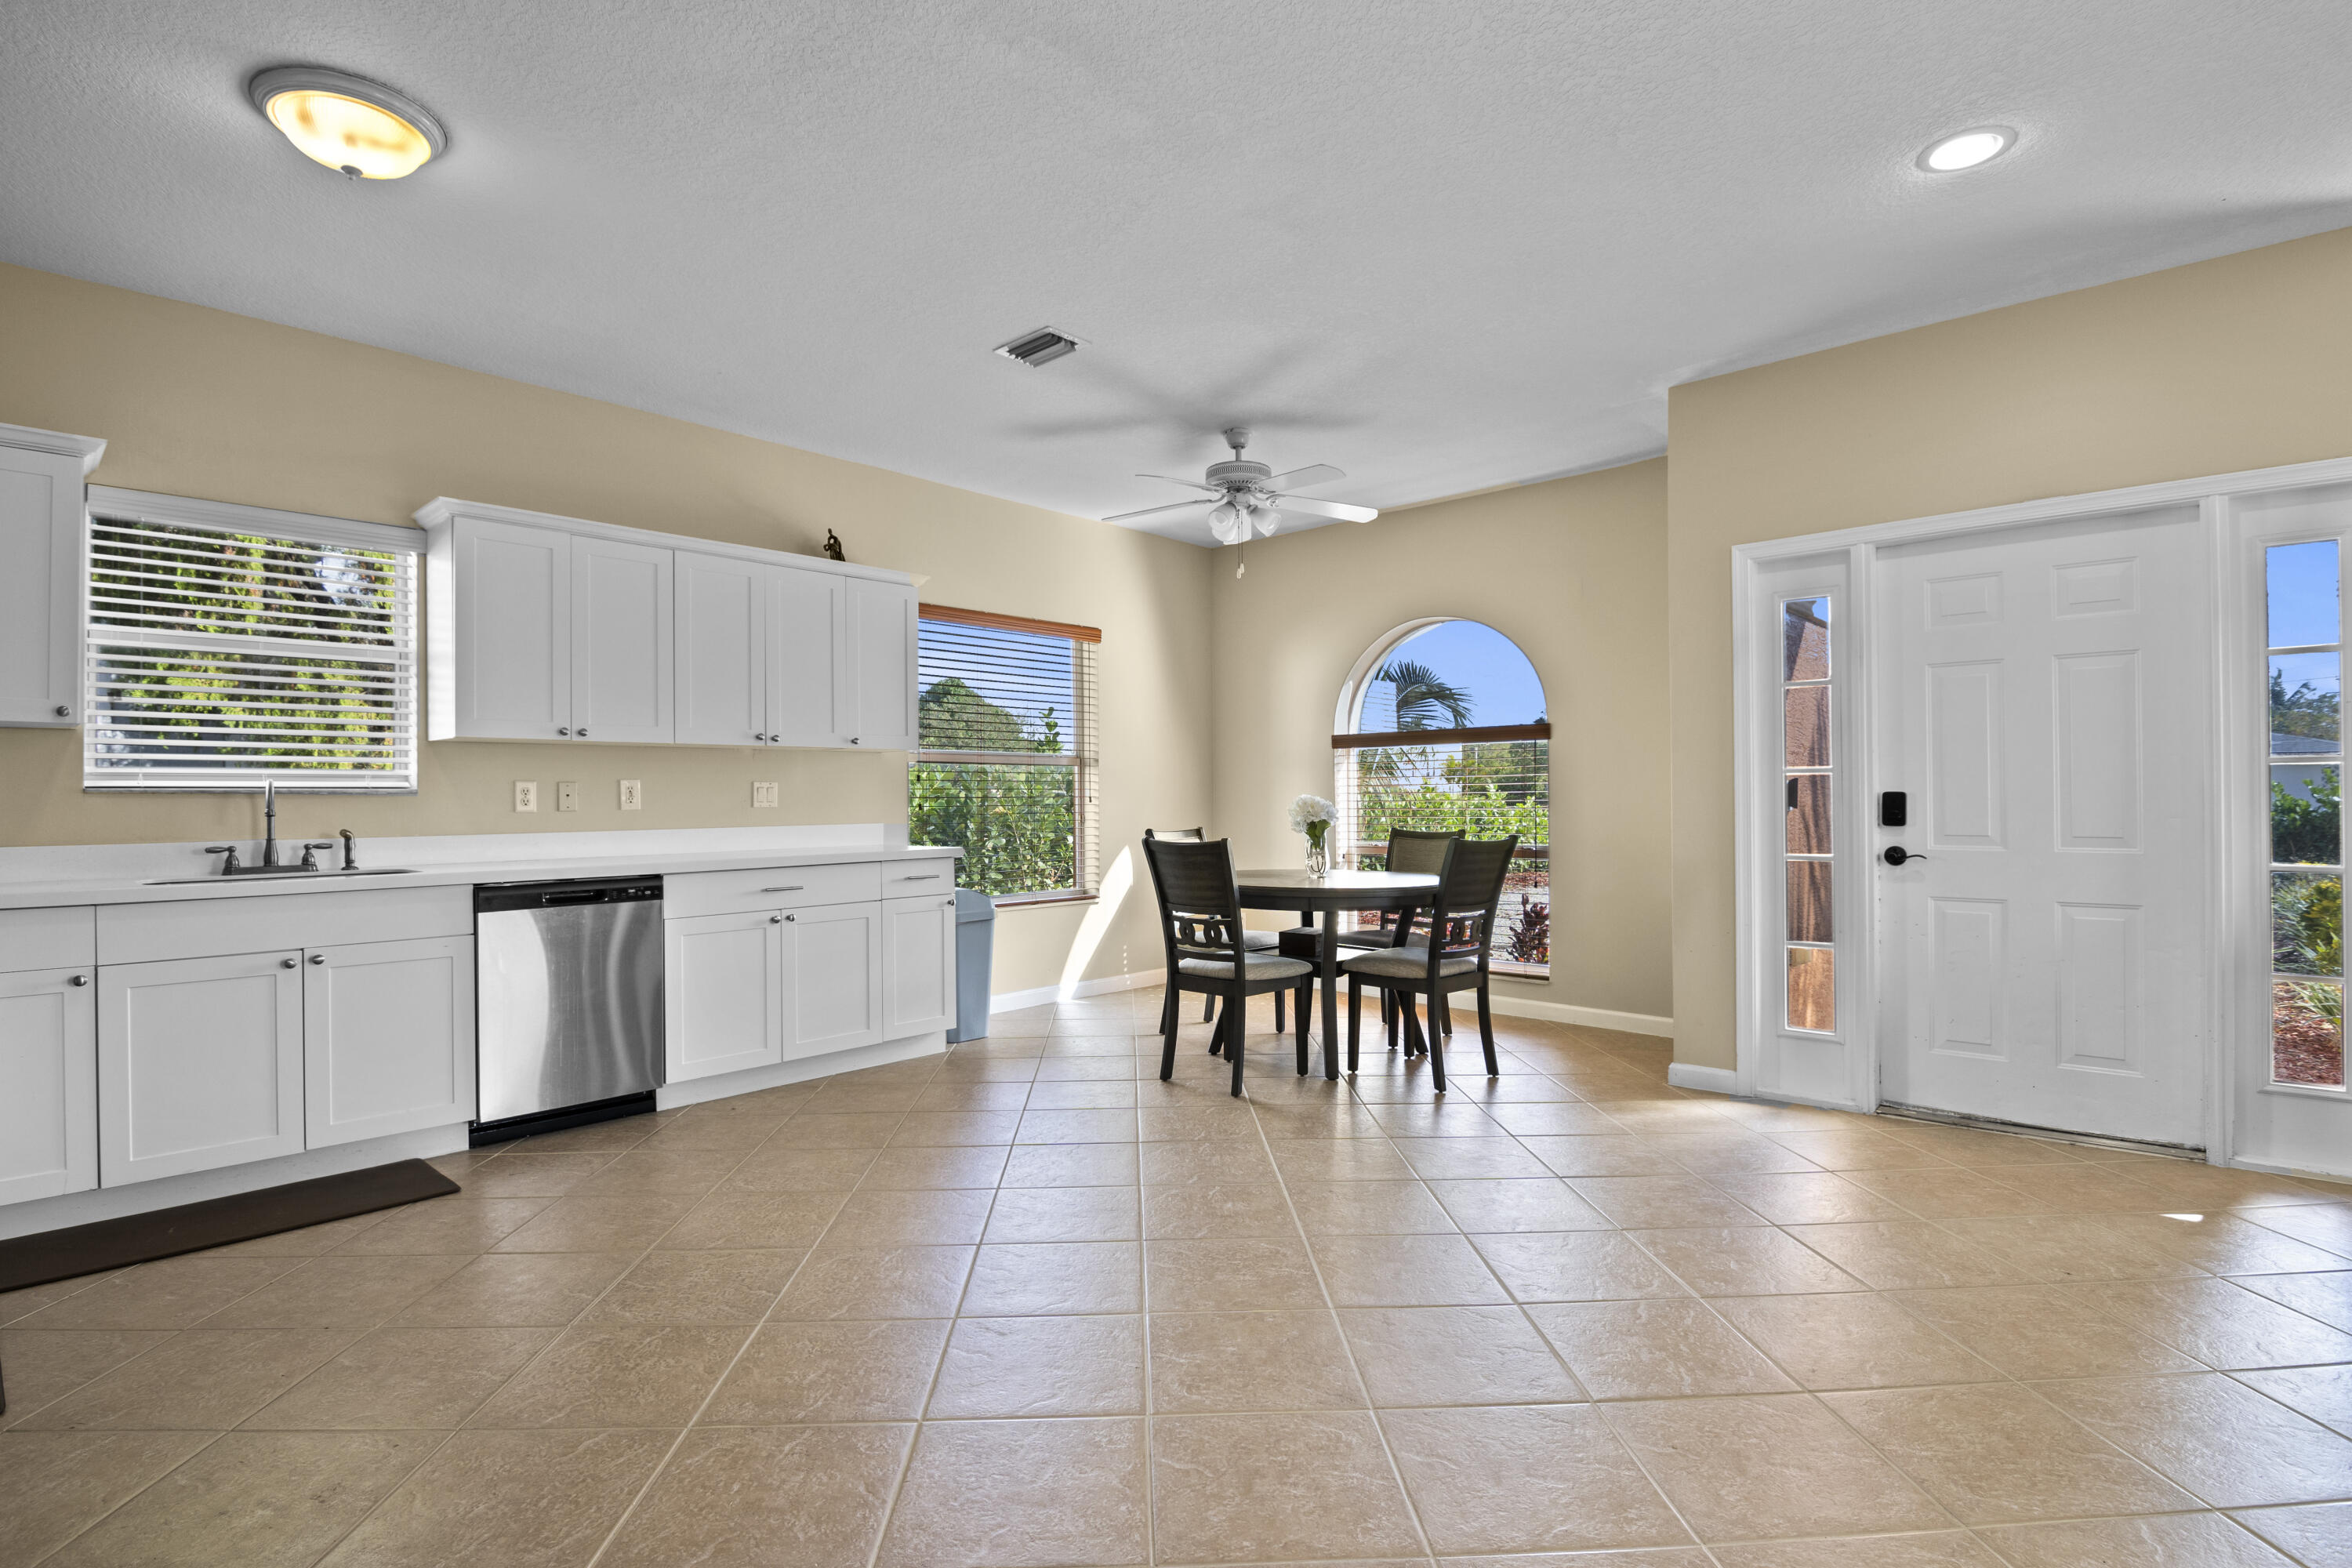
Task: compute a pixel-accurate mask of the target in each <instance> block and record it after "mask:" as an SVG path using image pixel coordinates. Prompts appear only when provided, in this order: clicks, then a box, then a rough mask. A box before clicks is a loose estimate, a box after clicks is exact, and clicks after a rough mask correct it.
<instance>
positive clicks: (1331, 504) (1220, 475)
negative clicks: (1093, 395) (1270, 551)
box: [1103, 425, 1381, 544]
mask: <svg viewBox="0 0 2352 1568" xmlns="http://www.w3.org/2000/svg"><path fill="white" fill-rule="evenodd" d="M1249 434H1250V433H1249V431H1248V430H1247V429H1245V428H1244V427H1243V426H1239V425H1236V426H1233V427H1232V428H1231V429H1229V430H1227V431H1225V432H1224V438H1225V445H1226V446H1228V447H1232V448H1233V449H1234V455H1233V456H1232V457H1231V458H1228V459H1226V460H1225V461H1224V462H1222V463H1211V464H1210V465H1209V471H1208V472H1207V473H1206V474H1204V475H1202V479H1206V480H1207V481H1208V482H1207V483H1205V484H1202V483H1199V482H1196V481H1194V480H1192V479H1177V478H1175V477H1174V476H1172V475H1169V474H1138V475H1136V478H1137V479H1166V480H1167V481H1168V482H1169V483H1170V484H1171V485H1185V486H1189V487H1190V488H1192V489H1196V490H1202V491H1204V492H1206V493H1205V494H1204V495H1203V496H1202V499H1201V500H1180V501H1178V502H1176V503H1175V504H1174V505H1172V506H1151V507H1146V508H1144V509H1143V510H1141V511H1123V512H1120V513H1119V514H1118V516H1117V517H1107V518H1105V519H1103V521H1105V522H1131V521H1134V520H1135V519H1137V518H1139V517H1161V516H1165V515H1166V514H1168V513H1170V512H1179V511H1184V510H1189V509H1191V508H1192V507H1196V506H1204V507H1207V508H1208V509H1209V531H1210V532H1211V533H1212V534H1213V535H1215V537H1216V541H1217V542H1218V543H1220V544H1240V543H1243V542H1246V541H1247V540H1248V539H1249V537H1250V535H1251V533H1252V532H1255V533H1256V534H1258V535H1259V536H1260V537H1261V538H1263V537H1264V536H1265V535H1266V534H1269V533H1272V532H1273V531H1275V530H1276V528H1279V527H1280V526H1281V525H1282V514H1283V513H1284V512H1285V511H1295V512H1298V513H1301V514H1303V515H1305V516H1307V517H1328V518H1333V519H1336V520H1337V521H1340V522H1370V521H1372V519H1374V518H1376V517H1378V516H1380V515H1381V514H1380V512H1379V511H1378V510H1375V509H1373V508H1371V507H1368V506H1347V505H1344V504H1342V503H1341V502H1339V501H1335V500H1315V499H1313V498H1312V497H1309V496H1302V495H1294V494H1292V493H1291V492H1292V491H1294V490H1298V489H1304V488H1306V487H1307V486H1308V485H1328V484H1329V483H1330V482H1331V481H1332V480H1333V479H1346V478H1347V477H1348V476H1347V475H1346V474H1344V473H1341V472H1340V471H1339V469H1337V468H1333V467H1332V466H1331V465H1330V464H1328V463H1317V464H1314V465H1312V466H1311V467H1308V468H1293V469H1291V470H1290V471H1289V472H1288V473H1286V474H1277V473H1276V472H1275V471H1274V470H1273V469H1272V468H1268V467H1267V466H1266V465H1265V464H1264V463H1258V462H1253V461H1251V460H1250V459H1248V458H1244V457H1243V456H1242V449H1243V448H1244V447H1247V446H1248V445H1249Z"/></svg>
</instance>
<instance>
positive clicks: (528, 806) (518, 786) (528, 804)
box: [515, 779, 539, 811]
mask: <svg viewBox="0 0 2352 1568" xmlns="http://www.w3.org/2000/svg"><path fill="white" fill-rule="evenodd" d="M515 809H516V810H517V811H537V810H538V809H539V784H538V781H536V780H534V779H517V780H515Z"/></svg>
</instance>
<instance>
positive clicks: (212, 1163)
mask: <svg viewBox="0 0 2352 1568" xmlns="http://www.w3.org/2000/svg"><path fill="white" fill-rule="evenodd" d="M301 968H302V960H301V955H300V954H299V953H294V952H253V953H240V954H237V955H236V956H234V957H228V958H194V959H173V960H170V961H167V962H163V963H118V964H109V965H105V966H102V967H101V968H100V970H99V971H98V1121H99V1129H98V1131H99V1180H100V1184H101V1185H103V1186H109V1187H119V1186H121V1185H123V1184H126V1183H130V1182H144V1181H149V1180H152V1179H153V1178H154V1177H157V1176H176V1175H179V1174H181V1173H184V1172H188V1171H209V1170H212V1169H215V1167H217V1166H221V1165H240V1164H243V1163H246V1162H247V1161H250V1160H266V1159H268V1158H270V1157H271V1156H273V1155H278V1154H291V1153H295V1152H299V1150H300V1149H301V1147H302V975H301V973H300V971H301Z"/></svg>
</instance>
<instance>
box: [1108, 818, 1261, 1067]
mask: <svg viewBox="0 0 2352 1568" xmlns="http://www.w3.org/2000/svg"><path fill="white" fill-rule="evenodd" d="M1143 837H1146V838H1165V839H1168V840H1170V841H1171V842H1172V843H1178V844H1199V843H1202V842H1203V841H1204V840H1205V839H1206V837H1207V835H1205V834H1204V833H1202V831H1201V829H1199V828H1197V827H1147V828H1145V829H1144V830H1143ZM1281 940H1282V938H1281V937H1280V936H1278V935H1276V933H1275V932H1273V931H1243V932H1242V945H1243V946H1244V947H1246V948H1248V949H1249V950H1250V951H1251V952H1273V951H1274V950H1275V946H1276V943H1278V942H1281ZM1284 995H1285V993H1283V992H1280V991H1277V992H1276V993H1275V994H1274V1032H1275V1033H1276V1034H1277V1035H1278V1034H1280V1033H1282V1032H1283V1030H1284V1029H1286V1028H1287V1027H1288V1025H1286V1024H1285V1023H1284V1022H1283V1018H1282V998H1283V996H1284ZM1175 1005H1176V988H1175V987H1174V986H1173V985H1171V986H1170V987H1169V988H1168V994H1167V996H1166V997H1165V998H1163V999H1162V1000H1161V1002H1160V1030H1161V1032H1163V1033H1165V1032H1166V1030H1167V1028H1168V1014H1169V1012H1170V1010H1171V1009H1172V1008H1173V1007H1174V1006H1175ZM1215 1016H1217V999H1216V998H1215V997H1214V996H1209V997H1204V998H1202V1002H1201V1022H1202V1023H1203V1024H1205V1023H1207V1022H1209V1020H1210V1019H1212V1018H1213V1017H1215Z"/></svg>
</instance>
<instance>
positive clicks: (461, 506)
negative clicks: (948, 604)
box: [413, 496, 919, 584]
mask: <svg viewBox="0 0 2352 1568" xmlns="http://www.w3.org/2000/svg"><path fill="white" fill-rule="evenodd" d="M413 515H414V516H415V519H416V521H417V523H418V524H419V525H420V526H421V527H424V528H427V529H440V528H446V527H447V526H449V525H450V524H451V523H453V522H456V521H458V520H460V519H462V518H471V519H474V520H477V521H482V522H505V523H513V524H518V525H520V526H521V527H524V528H553V529H561V530H562V531H564V532H565V533H572V534H585V535H588V536H589V537H591V538H595V539H612V540H618V541H619V542H622V543H624V544H641V545H645V546H646V547H648V548H650V549H655V550H693V551H696V552H699V553H701V554H705V555H724V556H729V557H731V558H733V559H735V560H738V561H763V562H766V563H770V564H772V565H780V566H792V567H796V568H798V569H799V570H801V571H803V572H829V573H831V574H834V575H835V576H836V577H864V578H866V579H869V580H871V581H873V582H877V583H903V584H916V583H918V581H919V580H918V579H917V578H915V577H913V576H910V575H909V574H907V573H904V572H893V571H891V570H889V569H888V568H887V567H882V566H858V565H854V564H852V563H849V562H846V561H835V560H834V559H832V558H831V557H830V556H824V555H800V554H795V553H794V552H792V551H789V550H765V549H762V548H761V547H760V546H758V545H756V544H732V543H729V542H726V541H724V540H718V539H699V538H697V537H695V536H694V535H692V534H687V533H660V532H656V531H654V530H652V529H649V528H627V527H624V526H623V525H621V524H620V523H617V522H597V521H594V520H593V519H590V518H584V517H565V516H562V514H560V513H557V512H551V511H528V510H524V509H523V508H521V507H514V506H498V505H495V504H493V503H491V502H489V501H476V500H457V498H456V497H454V496H436V497H434V498H433V500H429V501H426V502H425V504H424V505H423V506H421V507H418V508H417V509H416V510H415V513H414V514H413Z"/></svg>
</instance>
